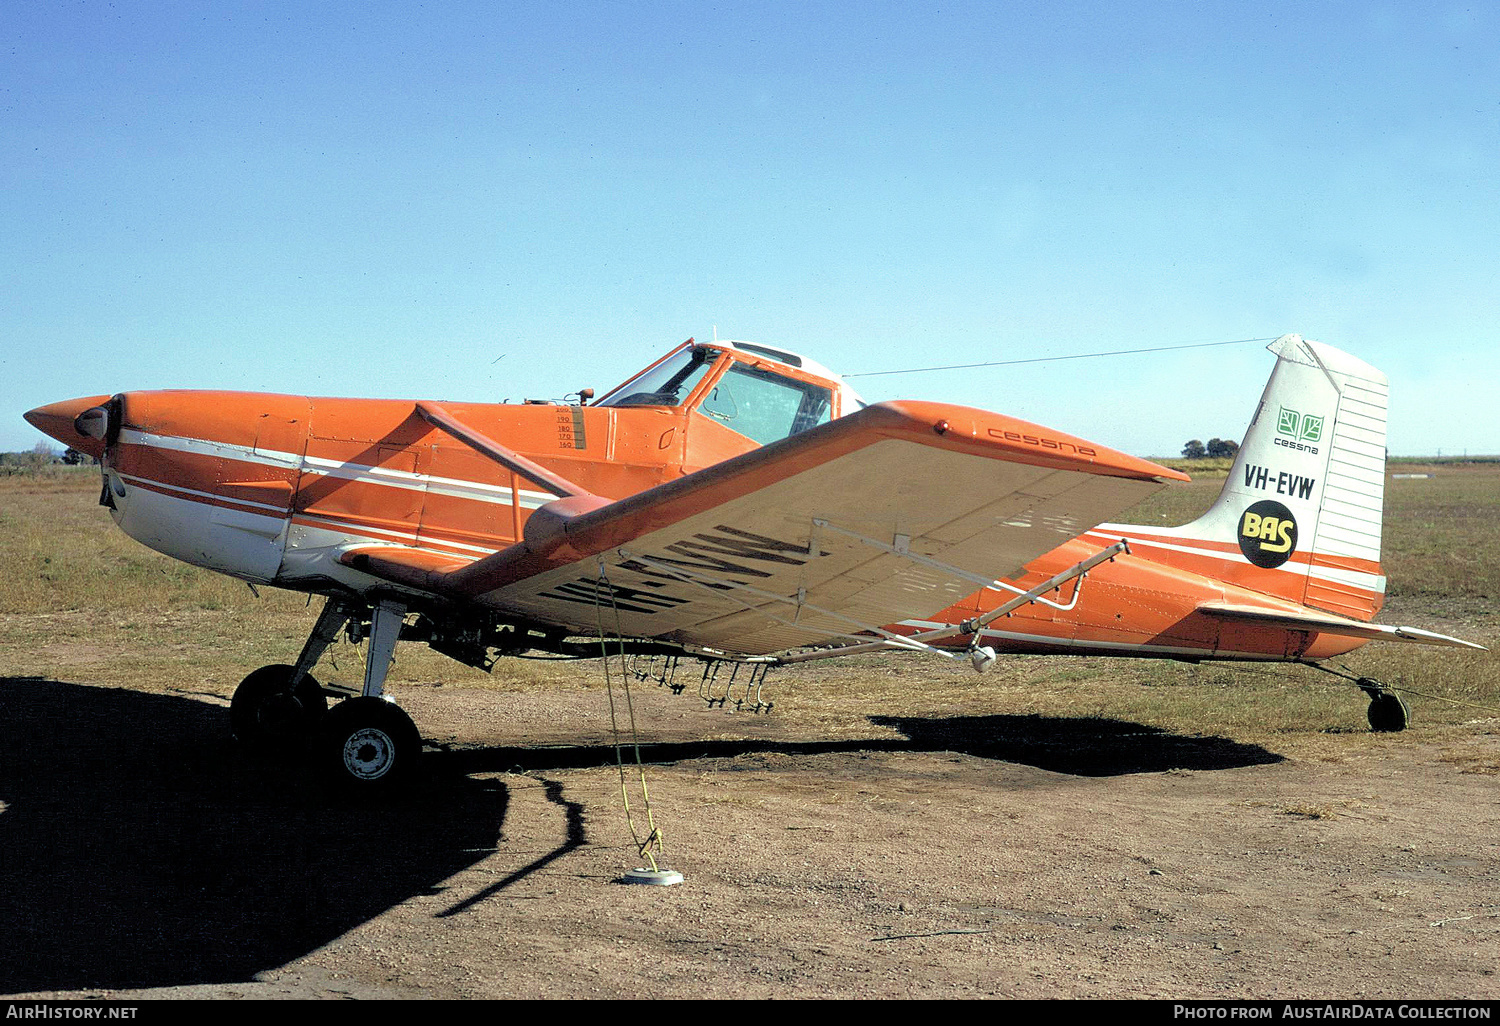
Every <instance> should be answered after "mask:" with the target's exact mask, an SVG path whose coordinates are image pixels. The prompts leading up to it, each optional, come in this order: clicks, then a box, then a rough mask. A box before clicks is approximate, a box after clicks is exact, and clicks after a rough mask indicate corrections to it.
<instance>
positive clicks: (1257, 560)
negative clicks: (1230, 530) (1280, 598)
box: [1240, 499, 1297, 569]
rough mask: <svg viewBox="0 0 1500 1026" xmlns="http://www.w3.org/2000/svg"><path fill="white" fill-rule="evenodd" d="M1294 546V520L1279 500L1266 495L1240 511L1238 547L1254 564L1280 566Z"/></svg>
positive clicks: (1295, 534)
mask: <svg viewBox="0 0 1500 1026" xmlns="http://www.w3.org/2000/svg"><path fill="white" fill-rule="evenodd" d="M1296 549H1297V520H1296V518H1295V517H1293V516H1292V511H1291V510H1289V509H1287V508H1286V507H1285V506H1283V505H1282V504H1281V503H1279V502H1275V501H1273V500H1271V499H1265V500H1262V501H1261V502H1257V503H1255V504H1254V505H1252V506H1250V507H1249V508H1248V509H1246V510H1245V512H1243V513H1241V514H1240V551H1241V552H1243V553H1244V554H1245V558H1246V559H1248V560H1249V561H1250V562H1252V563H1254V564H1255V565H1256V566H1263V567H1266V568H1268V569H1269V568H1271V567H1276V566H1280V565H1281V564H1283V563H1285V562H1286V561H1287V560H1288V559H1291V558H1292V553H1293V552H1295V551H1296Z"/></svg>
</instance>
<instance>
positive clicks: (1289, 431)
mask: <svg viewBox="0 0 1500 1026" xmlns="http://www.w3.org/2000/svg"><path fill="white" fill-rule="evenodd" d="M1276 433H1277V434H1278V435H1286V436H1287V437H1288V438H1295V439H1297V440H1298V441H1300V442H1316V441H1319V440H1320V439H1322V437H1323V418H1322V417H1314V416H1313V415H1312V414H1311V413H1306V414H1304V413H1298V412H1297V411H1296V410H1289V409H1287V408H1286V407H1285V406H1283V407H1281V412H1280V413H1279V414H1278V415H1277V417H1276Z"/></svg>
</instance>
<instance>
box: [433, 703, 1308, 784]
mask: <svg viewBox="0 0 1500 1026" xmlns="http://www.w3.org/2000/svg"><path fill="white" fill-rule="evenodd" d="M870 722H872V723H874V724H876V725H878V726H883V727H891V728H893V729H895V730H897V731H899V732H900V733H901V734H903V735H905V736H904V737H902V738H857V739H854V740H849V741H810V742H795V741H791V742H787V741H768V740H724V741H684V742H668V743H643V744H641V745H640V751H641V758H642V759H645V760H647V761H650V762H654V763H668V762H682V761H685V760H689V759H705V758H717V759H724V758H733V757H735V756H738V755H747V754H751V753H756V752H762V753H763V752H778V753H781V754H783V755H824V754H830V753H836V752H880V751H885V752H954V753H956V754H960V755H972V756H974V757H976V758H981V759H994V760H997V761H1001V762H1014V763H1020V764H1023V765H1028V766H1035V767H1037V768H1038V769H1044V770H1051V771H1052V772H1055V773H1069V774H1073V775H1074V776H1085V777H1108V776H1119V775H1122V774H1126V773H1160V772H1162V771H1164V770H1172V769H1185V770H1225V769H1237V768H1240V767H1244V766H1258V765H1263V764H1266V763H1273V762H1281V761H1282V756H1280V755H1277V754H1276V753H1275V752H1271V751H1268V750H1267V749H1265V748H1262V747H1260V746H1259V745H1248V744H1241V743H1240V742H1238V741H1232V740H1230V739H1228V738H1223V737H1199V736H1191V735H1184V734H1174V733H1172V732H1170V731H1167V730H1163V729H1161V728H1160V727H1150V726H1146V725H1144V724H1140V723H1131V722H1129V721H1126V720H1110V719H1103V718H1097V717H1081V718H1072V719H1070V718H1059V717H1050V716H952V717H942V718H935V719H923V718H919V717H903V716H872V717H870ZM626 758H627V759H631V758H633V755H632V754H631V753H630V750H629V749H628V748H627V749H626ZM614 761H615V749H614V747H613V746H611V745H577V746H568V747H561V748H523V747H514V748H512V747H489V748H465V747H456V748H455V749H454V750H452V751H448V752H444V753H442V754H441V755H439V756H437V757H435V758H434V762H435V763H436V762H440V763H441V764H442V765H443V766H444V768H445V770H446V771H447V772H451V773H456V774H465V773H484V772H492V773H493V772H507V771H510V770H523V771H535V770H550V769H582V768H586V767H590V766H599V765H603V764H605V763H613V762H614Z"/></svg>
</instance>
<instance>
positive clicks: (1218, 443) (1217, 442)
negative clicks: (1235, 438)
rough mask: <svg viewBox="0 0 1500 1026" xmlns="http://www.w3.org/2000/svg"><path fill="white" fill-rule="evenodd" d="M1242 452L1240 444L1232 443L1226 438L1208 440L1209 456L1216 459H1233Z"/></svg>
mask: <svg viewBox="0 0 1500 1026" xmlns="http://www.w3.org/2000/svg"><path fill="white" fill-rule="evenodd" d="M1239 451H1240V443H1239V442H1231V441H1229V440H1228V439H1224V438H1210V439H1209V440H1208V454H1209V455H1210V456H1214V457H1223V458H1226V459H1227V458H1232V457H1233V456H1234V454H1235V453H1237V452H1239Z"/></svg>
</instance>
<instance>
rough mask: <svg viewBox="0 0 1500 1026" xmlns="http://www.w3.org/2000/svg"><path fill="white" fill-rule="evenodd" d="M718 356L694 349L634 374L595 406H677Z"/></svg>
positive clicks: (701, 349) (712, 351)
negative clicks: (634, 375)
mask: <svg viewBox="0 0 1500 1026" xmlns="http://www.w3.org/2000/svg"><path fill="white" fill-rule="evenodd" d="M718 357H719V351H718V350H717V349H709V348H708V347H707V346H695V347H693V348H692V349H685V350H683V351H682V352H680V353H678V354H677V355H676V356H673V357H671V358H669V359H667V360H663V361H662V362H661V363H659V364H657V365H656V366H655V367H652V368H651V369H650V370H648V371H645V372H643V373H642V374H639V375H637V376H636V377H634V378H632V379H631V380H629V381H627V382H625V384H623V385H621V386H620V387H619V388H617V389H615V390H614V391H613V392H611V393H610V394H609V395H607V396H605V397H604V398H603V399H600V400H599V401H598V402H597V403H595V404H594V405H595V406H678V405H680V404H681V403H682V401H683V400H684V399H686V398H687V397H688V395H689V394H690V393H691V392H692V391H693V386H695V385H696V384H698V382H699V381H701V380H702V379H703V375H705V374H707V373H708V370H709V368H710V367H712V366H713V365H714V361H715V360H717V359H718Z"/></svg>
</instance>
